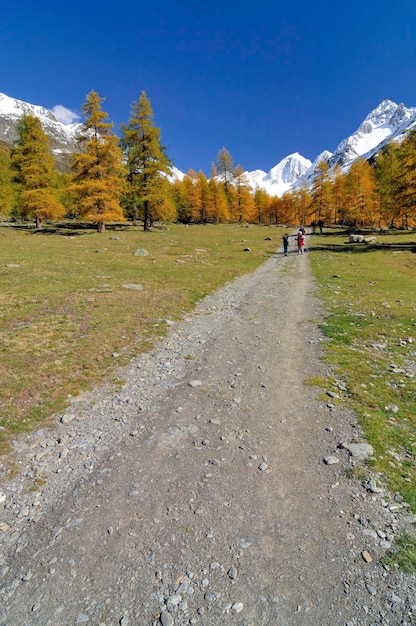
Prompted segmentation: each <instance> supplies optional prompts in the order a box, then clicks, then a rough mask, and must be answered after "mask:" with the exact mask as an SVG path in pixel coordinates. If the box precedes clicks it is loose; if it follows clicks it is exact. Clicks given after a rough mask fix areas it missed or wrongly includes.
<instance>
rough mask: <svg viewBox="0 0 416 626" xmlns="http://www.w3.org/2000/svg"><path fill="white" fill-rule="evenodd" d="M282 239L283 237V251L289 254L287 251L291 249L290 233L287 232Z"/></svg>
mask: <svg viewBox="0 0 416 626" xmlns="http://www.w3.org/2000/svg"><path fill="white" fill-rule="evenodd" d="M282 239H283V251H284V253H285V256H287V251H288V249H289V235H288V234H287V233H285V234H284V235H283V237H282Z"/></svg>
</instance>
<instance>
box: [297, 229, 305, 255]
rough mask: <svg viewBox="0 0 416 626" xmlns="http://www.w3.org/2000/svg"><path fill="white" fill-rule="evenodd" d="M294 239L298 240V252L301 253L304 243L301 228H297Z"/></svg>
mask: <svg viewBox="0 0 416 626" xmlns="http://www.w3.org/2000/svg"><path fill="white" fill-rule="evenodd" d="M296 240H297V242H298V254H303V247H304V245H305V235H304V234H303V232H302V231H301V230H299V232H298V234H297V235H296Z"/></svg>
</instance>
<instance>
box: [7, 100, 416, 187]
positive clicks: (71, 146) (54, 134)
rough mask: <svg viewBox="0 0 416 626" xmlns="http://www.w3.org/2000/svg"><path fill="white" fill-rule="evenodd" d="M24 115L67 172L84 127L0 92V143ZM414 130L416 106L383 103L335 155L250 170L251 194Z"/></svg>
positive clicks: (344, 163)
mask: <svg viewBox="0 0 416 626" xmlns="http://www.w3.org/2000/svg"><path fill="white" fill-rule="evenodd" d="M24 113H26V114H29V115H35V116H36V117H38V118H39V119H40V121H41V122H42V127H43V129H44V131H45V132H46V133H47V134H48V135H49V137H50V140H51V149H52V153H53V154H54V156H55V159H56V160H57V162H58V164H60V165H61V167H62V168H65V166H67V165H68V155H69V154H71V153H72V152H74V151H76V149H77V148H76V135H77V133H78V131H79V130H80V128H81V127H82V124H63V123H62V122H60V121H58V120H57V119H56V117H55V116H54V115H53V113H52V112H51V111H49V110H48V109H46V108H44V107H42V106H37V105H34V104H29V103H27V102H23V101H22V100H16V99H15V98H10V97H9V96H6V95H5V94H2V93H0V144H2V145H8V146H11V145H13V143H14V141H15V140H16V138H17V131H16V128H17V123H18V121H19V119H20V118H21V116H22V115H23V114H24ZM413 128H416V107H412V108H407V107H405V106H404V105H403V104H396V103H395V102H392V101H391V100H383V102H381V103H380V104H379V105H378V106H377V107H376V108H375V109H374V110H373V111H371V112H370V113H369V114H368V115H367V117H366V118H365V120H364V121H363V122H362V123H361V124H360V126H359V128H358V129H357V130H356V131H354V132H353V133H352V134H351V135H350V136H349V137H347V138H346V139H343V140H342V141H341V142H340V144H339V145H338V146H337V148H336V149H335V151H334V152H329V151H327V150H324V151H323V152H321V154H319V155H318V156H317V157H316V158H315V160H314V162H313V163H312V162H311V161H310V160H309V159H306V158H305V157H303V156H302V155H300V154H299V153H298V152H294V153H293V154H290V155H288V156H287V157H285V158H284V159H282V160H281V161H280V162H279V163H278V164H277V165H275V166H274V167H272V168H271V169H270V170H269V172H264V171H263V170H254V171H250V172H245V175H246V178H247V180H248V182H249V184H250V185H251V187H252V189H253V190H255V189H256V188H260V189H264V190H265V191H266V192H267V193H268V194H270V195H272V196H273V195H274V196H282V195H283V194H284V193H286V192H289V191H291V190H292V189H297V188H299V187H301V186H306V187H308V186H310V185H311V183H312V181H313V178H314V175H315V172H316V167H317V164H318V163H319V162H320V161H322V160H325V161H327V162H328V164H329V166H330V168H333V167H334V165H335V164H338V165H340V166H341V168H342V169H343V171H345V172H347V171H348V170H349V168H350V167H351V165H352V163H353V162H354V161H355V160H356V159H358V158H360V157H362V158H365V159H369V158H371V157H372V156H374V155H375V154H377V153H378V152H379V151H380V150H381V149H382V148H383V147H384V146H385V145H386V144H387V143H389V142H390V141H401V140H402V139H403V137H404V136H405V135H406V134H407V133H408V132H409V130H411V129H413ZM183 176H184V174H183V172H181V171H180V170H178V169H177V168H173V177H174V178H179V179H181V178H183Z"/></svg>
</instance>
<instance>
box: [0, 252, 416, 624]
mask: <svg viewBox="0 0 416 626" xmlns="http://www.w3.org/2000/svg"><path fill="white" fill-rule="evenodd" d="M314 289H315V288H314V283H313V279H312V276H311V271H310V268H309V259H308V255H307V254H304V255H298V254H296V253H291V254H289V256H288V257H284V256H283V255H282V254H281V251H280V250H279V251H278V253H277V254H276V256H275V257H274V258H272V259H270V260H268V261H267V262H266V263H265V264H264V265H263V266H262V267H260V268H259V269H258V270H256V272H254V273H253V274H250V275H249V276H245V277H242V278H239V279H237V280H236V281H233V282H232V283H230V284H229V285H227V286H226V287H225V288H224V289H221V290H220V291H219V292H217V293H215V294H213V295H212V296H210V297H207V298H206V299H205V300H204V301H202V302H201V303H200V304H199V305H198V306H197V307H196V309H195V311H194V312H193V313H192V314H190V315H189V316H187V317H186V318H185V319H184V320H183V321H181V322H180V323H175V324H172V327H171V329H170V331H169V335H168V337H166V339H165V340H163V341H162V342H160V344H158V345H157V346H156V347H155V349H154V350H153V351H152V353H151V354H148V355H143V356H140V357H138V358H137V359H135V360H134V362H132V364H131V365H129V366H128V367H127V368H125V369H124V370H121V371H120V372H119V373H118V376H119V378H120V379H121V380H122V381H123V385H122V387H121V388H120V389H118V390H116V391H114V390H111V388H110V387H109V388H104V389H96V390H93V391H91V393H90V394H86V395H85V396H83V397H80V398H78V399H75V400H74V402H73V403H72V405H71V407H70V408H69V409H68V411H67V413H66V414H65V415H62V416H58V418H57V423H56V426H55V427H54V428H51V429H44V430H41V431H38V432H37V433H32V434H31V435H25V436H24V437H22V438H21V439H20V440H19V441H18V442H17V443H16V445H15V448H14V452H13V455H14V456H13V460H14V462H15V463H18V464H19V467H21V471H20V473H19V474H18V475H17V476H15V477H13V478H12V477H9V478H7V477H6V476H5V475H3V476H2V480H4V481H5V482H4V483H2V484H3V485H4V488H3V487H2V491H3V493H4V494H5V495H6V500H5V503H4V505H0V506H2V507H3V506H4V509H1V517H0V522H1V524H0V529H1V530H2V531H3V532H2V533H0V539H1V540H2V542H1V544H0V547H1V559H0V573H1V576H2V577H1V578H0V581H1V593H0V624H1V626H24V625H28V626H29V625H30V626H35V625H36V626H38V625H39V626H46V625H49V624H50V625H51V626H70V625H73V624H83V623H85V624H88V625H93V626H116V625H118V624H121V625H122V626H127V625H128V626H148V625H149V626H151V625H159V624H162V625H163V626H185V625H188V624H197V625H200V626H222V625H223V624H224V625H228V624H229V625H233V626H234V625H235V626H298V625H299V626H338V625H349V626H357V625H376V624H377V625H379V624H389V625H393V624H415V623H416V622H415V621H414V620H415V619H416V618H415V615H416V612H415V611H416V600H415V580H414V577H412V576H405V575H403V574H401V573H398V572H393V571H390V570H388V569H386V568H385V567H383V565H382V562H381V559H382V558H383V556H384V555H385V553H386V550H387V548H388V547H389V545H390V542H391V540H392V539H393V538H394V536H396V533H398V532H399V530H400V529H401V528H402V527H403V525H405V524H406V523H409V521H410V518H409V515H408V514H407V511H406V509H405V508H403V509H402V508H401V507H400V505H398V506H395V507H394V506H387V504H386V498H387V495H386V493H385V492H383V491H382V490H378V489H373V490H371V489H370V490H369V489H368V488H366V487H364V486H363V485H362V484H361V482H360V481H359V480H351V479H348V478H347V476H346V470H347V468H349V467H351V464H352V463H357V461H356V460H354V457H352V456H351V454H350V452H349V451H348V449H347V446H348V444H349V443H351V442H364V440H363V438H362V433H361V431H360V428H359V427H358V425H357V422H356V419H355V417H354V415H353V414H352V413H351V412H350V411H349V409H348V408H347V406H346V403H344V402H343V401H342V400H340V401H338V402H335V401H334V402H332V403H331V399H330V398H329V396H328V397H326V398H325V397H324V392H325V390H320V389H318V388H316V387H313V386H311V385H310V384H306V383H307V381H308V380H309V379H311V378H313V377H316V376H323V377H326V376H327V375H328V373H329V372H328V368H327V366H326V365H325V364H324V363H323V362H322V361H321V360H320V357H321V350H322V342H323V337H322V336H321V334H320V331H319V328H318V323H319V320H320V319H322V311H321V309H320V304H319V302H318V301H317V299H316V297H315V295H314ZM305 381H306V383H305ZM340 396H342V393H340ZM341 442H342V443H343V445H342V446H341V447H340V446H339V444H340V443H341ZM328 457H332V461H331V459H330V462H329V464H327V463H325V462H324V458H325V459H327V461H328ZM4 467H5V466H3V469H4ZM34 476H38V477H39V476H41V477H42V480H41V481H38V482H37V483H36V484H37V488H36V489H35V490H33V489H32V490H31V489H30V485H33V479H34ZM379 491H380V492H379Z"/></svg>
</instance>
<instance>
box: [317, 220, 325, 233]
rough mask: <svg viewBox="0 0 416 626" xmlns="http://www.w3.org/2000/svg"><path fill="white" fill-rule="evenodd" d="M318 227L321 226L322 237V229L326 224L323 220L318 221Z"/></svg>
mask: <svg viewBox="0 0 416 626" xmlns="http://www.w3.org/2000/svg"><path fill="white" fill-rule="evenodd" d="M318 226H319V232H320V233H321V235H322V229H323V227H324V223H323V221H322V220H318Z"/></svg>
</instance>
